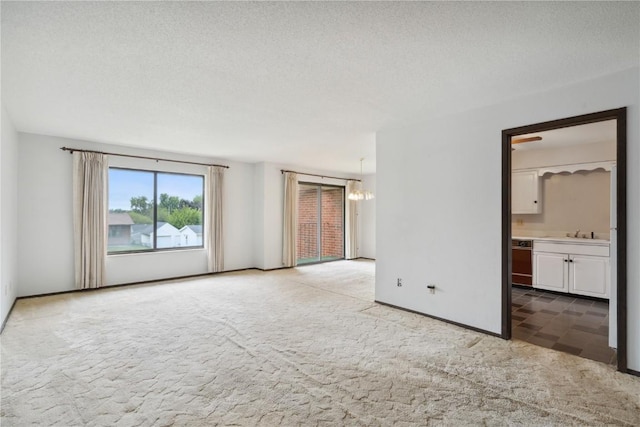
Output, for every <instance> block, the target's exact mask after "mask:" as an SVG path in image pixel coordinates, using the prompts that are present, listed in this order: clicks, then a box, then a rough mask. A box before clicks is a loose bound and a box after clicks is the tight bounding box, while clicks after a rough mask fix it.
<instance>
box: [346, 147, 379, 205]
mask: <svg viewBox="0 0 640 427" xmlns="http://www.w3.org/2000/svg"><path fill="white" fill-rule="evenodd" d="M363 160H364V157H363V158H361V159H360V184H358V185H362V181H363V178H362V161H363ZM373 198H374V195H373V193H372V192H371V191H369V190H360V189H358V188H357V189H355V190H353V191H352V192H350V193H349V195H348V196H347V199H349V200H355V201H358V200H371V199H373Z"/></svg>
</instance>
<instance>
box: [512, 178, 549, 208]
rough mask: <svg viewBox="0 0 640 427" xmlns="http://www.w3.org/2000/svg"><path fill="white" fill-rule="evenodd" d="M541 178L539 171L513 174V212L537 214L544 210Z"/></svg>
mask: <svg viewBox="0 0 640 427" xmlns="http://www.w3.org/2000/svg"><path fill="white" fill-rule="evenodd" d="M539 196H540V178H539V177H538V172H537V171H523V172H513V173H512V174H511V213H513V214H536V213H540V212H542V201H541V200H540V199H539Z"/></svg>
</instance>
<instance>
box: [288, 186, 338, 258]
mask: <svg viewBox="0 0 640 427" xmlns="http://www.w3.org/2000/svg"><path fill="white" fill-rule="evenodd" d="M297 239H298V240H297V242H296V244H297V251H298V265H302V264H310V263H317V262H326V261H335V260H339V259H344V187H341V186H334V185H323V184H314V183H302V182H301V183H300V184H299V191H298V237H297Z"/></svg>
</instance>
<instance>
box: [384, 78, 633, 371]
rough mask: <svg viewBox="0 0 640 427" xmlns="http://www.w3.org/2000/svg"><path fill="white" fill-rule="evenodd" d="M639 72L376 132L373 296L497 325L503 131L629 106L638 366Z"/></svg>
mask: <svg viewBox="0 0 640 427" xmlns="http://www.w3.org/2000/svg"><path fill="white" fill-rule="evenodd" d="M639 79H640V73H639V70H638V68H633V69H630V70H626V71H623V72H619V73H615V74H611V75H608V76H604V77H600V78H597V79H593V80H590V81H586V82H581V83H577V84H574V85H571V86H566V87H562V88H557V89H554V90H551V91H547V92H543V93H539V94H535V95H530V96H526V97H521V98H518V99H514V100H512V101H509V102H505V103H502V104H498V105H494V106H489V107H485V108H481V109H477V110H474V111H467V112H463V113H459V114H455V115H450V116H447V117H442V118H437V119H430V120H429V119H426V120H424V121H423V122H422V123H420V124H419V125H415V126H410V127H405V128H402V129H394V130H386V131H381V132H379V133H378V135H377V147H376V153H377V174H376V176H377V192H378V194H377V212H376V214H377V221H378V223H377V230H376V233H377V234H376V240H377V245H376V251H377V254H376V255H377V256H376V259H377V265H376V299H377V300H378V301H381V302H386V303H390V304H394V305H397V306H401V307H405V308H408V309H412V310H416V311H419V312H422V313H426V314H429V315H433V316H438V317H442V318H445V319H448V320H451V321H455V322H460V323H463V324H466V325H470V326H473V327H476V328H481V329H484V330H487V331H490V332H494V333H500V330H501V325H500V320H501V305H500V304H501V270H502V266H501V239H502V235H501V222H502V218H501V191H502V179H501V155H502V154H501V132H502V130H503V129H507V128H512V127H517V126H523V125H528V124H533V123H539V122H544V121H548V120H554V119H559V118H564V117H571V116H577V115H581V114H586V113H592V112H596V111H602V110H608V109H613V108H619V107H624V106H626V107H628V110H627V125H628V131H627V136H628V148H627V154H628V175H627V183H628V194H627V207H628V218H629V221H628V290H627V295H628V320H627V325H628V340H629V348H628V361H629V368H631V369H635V370H640V263H638V262H637V260H638V259H640V222H639V221H637V218H640V135H639V134H640V132H639V126H640V125H639V115H640V110H639V108H638V106H639V105H638V104H639V89H640V88H639ZM398 277H400V278H402V279H403V286H402V287H397V286H396V279H397V278H398ZM429 283H434V284H436V286H437V291H436V293H435V295H430V294H429V293H428V291H427V288H426V286H427V284H429Z"/></svg>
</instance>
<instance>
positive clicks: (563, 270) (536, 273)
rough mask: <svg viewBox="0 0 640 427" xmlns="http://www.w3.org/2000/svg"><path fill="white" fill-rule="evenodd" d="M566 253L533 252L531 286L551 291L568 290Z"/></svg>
mask: <svg viewBox="0 0 640 427" xmlns="http://www.w3.org/2000/svg"><path fill="white" fill-rule="evenodd" d="M568 278H569V266H568V265H567V255H565V254H552V253H535V252H534V254H533V280H534V282H533V286H534V287H535V288H541V289H548V290H551V291H558V292H568V291H569V280H568Z"/></svg>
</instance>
